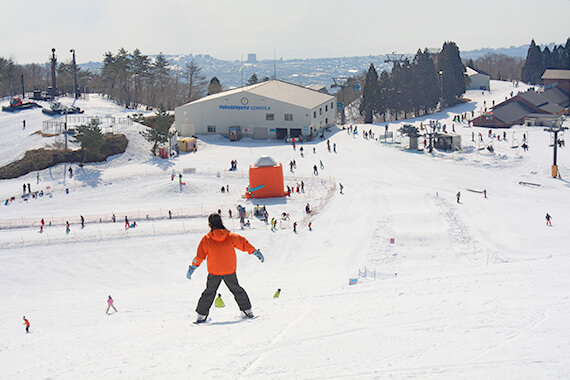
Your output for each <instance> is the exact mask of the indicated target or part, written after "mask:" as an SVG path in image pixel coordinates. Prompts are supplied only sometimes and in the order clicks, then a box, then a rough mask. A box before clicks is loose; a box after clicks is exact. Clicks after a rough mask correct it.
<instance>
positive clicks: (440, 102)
mask: <svg viewBox="0 0 570 380" xmlns="http://www.w3.org/2000/svg"><path fill="white" fill-rule="evenodd" d="M439 89H440V91H441V97H440V99H439V108H440V110H442V109H443V70H439Z"/></svg>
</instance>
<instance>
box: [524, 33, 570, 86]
mask: <svg viewBox="0 0 570 380" xmlns="http://www.w3.org/2000/svg"><path fill="white" fill-rule="evenodd" d="M546 69H559V70H570V38H568V39H567V40H566V44H565V45H559V46H556V45H555V46H554V48H553V49H552V51H550V49H549V48H548V46H546V47H545V48H544V50H540V46H537V45H536V43H535V42H534V40H532V41H531V42H530V46H529V48H528V52H527V55H526V60H525V64H524V66H523V67H522V72H521V79H522V81H523V82H525V83H530V84H540V83H541V77H542V74H543V73H544V71H545V70H546Z"/></svg>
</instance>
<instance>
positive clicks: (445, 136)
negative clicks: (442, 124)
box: [433, 133, 461, 150]
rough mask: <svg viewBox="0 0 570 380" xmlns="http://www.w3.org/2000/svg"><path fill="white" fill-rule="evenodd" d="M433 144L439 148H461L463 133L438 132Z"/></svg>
mask: <svg viewBox="0 0 570 380" xmlns="http://www.w3.org/2000/svg"><path fill="white" fill-rule="evenodd" d="M433 145H434V147H435V148H436V149H439V150H460V149H461V135H458V134H457V133H436V134H435V135H434V144H433Z"/></svg>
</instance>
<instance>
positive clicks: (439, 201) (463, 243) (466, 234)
mask: <svg viewBox="0 0 570 380" xmlns="http://www.w3.org/2000/svg"><path fill="white" fill-rule="evenodd" d="M432 199H433V201H434V203H435V205H436V206H437V207H438V209H439V211H440V214H441V215H442V216H443V217H444V218H445V220H446V221H447V226H448V227H447V234H448V236H449V241H450V243H451V248H452V249H453V250H454V251H455V252H456V254H457V256H464V257H467V258H469V259H471V260H473V261H481V260H483V258H484V257H487V254H490V252H487V250H486V249H484V248H483V247H482V245H481V243H480V242H479V241H478V240H477V239H476V238H475V237H474V236H473V234H472V233H471V232H470V231H469V228H468V227H467V225H466V224H465V223H464V222H463V221H462V220H461V217H460V216H459V215H458V212H457V208H456V207H453V206H452V205H451V204H450V202H449V201H448V200H446V199H445V198H443V197H440V196H438V195H435V196H433V197H432Z"/></svg>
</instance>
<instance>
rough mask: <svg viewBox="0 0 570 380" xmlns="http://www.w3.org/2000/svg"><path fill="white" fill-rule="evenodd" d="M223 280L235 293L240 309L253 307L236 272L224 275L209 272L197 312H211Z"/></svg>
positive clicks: (204, 313)
mask: <svg viewBox="0 0 570 380" xmlns="http://www.w3.org/2000/svg"><path fill="white" fill-rule="evenodd" d="M222 280H224V282H225V284H226V286H227V287H228V289H229V290H230V291H231V292H232V294H233V295H234V298H235V300H236V302H237V304H238V306H239V309H240V310H242V311H243V310H249V309H251V302H250V301H249V297H248V296H247V293H246V292H245V290H244V289H243V288H242V287H241V286H240V285H239V283H238V279H237V275H236V273H235V272H234V273H232V274H226V275H223V276H218V275H214V274H209V275H208V281H207V282H206V289H205V290H204V291H203V292H202V295H201V296H200V299H199V300H198V306H196V312H197V313H198V314H202V315H208V314H209V313H210V307H212V303H214V298H215V297H216V293H217V292H218V287H219V286H220V284H221V283H222Z"/></svg>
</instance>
